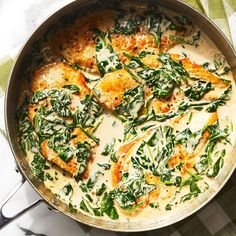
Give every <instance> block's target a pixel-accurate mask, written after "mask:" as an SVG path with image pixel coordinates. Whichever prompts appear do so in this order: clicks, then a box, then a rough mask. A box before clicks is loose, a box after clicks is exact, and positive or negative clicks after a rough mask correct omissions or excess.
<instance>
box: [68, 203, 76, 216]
mask: <svg viewBox="0 0 236 236" xmlns="http://www.w3.org/2000/svg"><path fill="white" fill-rule="evenodd" d="M69 211H70V213H72V214H76V213H77V209H76V206H73V205H72V203H69Z"/></svg>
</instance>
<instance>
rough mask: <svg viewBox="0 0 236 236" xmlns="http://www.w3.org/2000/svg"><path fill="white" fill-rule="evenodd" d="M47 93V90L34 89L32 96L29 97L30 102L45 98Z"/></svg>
mask: <svg viewBox="0 0 236 236" xmlns="http://www.w3.org/2000/svg"><path fill="white" fill-rule="evenodd" d="M47 96H48V94H47V91H40V90H39V91H35V92H34V94H33V96H32V97H31V103H33V104H35V103H38V102H39V101H41V100H43V99H45V98H47Z"/></svg>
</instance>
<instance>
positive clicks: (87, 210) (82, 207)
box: [79, 200, 89, 212]
mask: <svg viewBox="0 0 236 236" xmlns="http://www.w3.org/2000/svg"><path fill="white" fill-rule="evenodd" d="M79 208H80V209H81V210H83V211H85V212H89V209H88V207H87V206H86V204H85V202H84V200H82V201H81V202H80V204H79Z"/></svg>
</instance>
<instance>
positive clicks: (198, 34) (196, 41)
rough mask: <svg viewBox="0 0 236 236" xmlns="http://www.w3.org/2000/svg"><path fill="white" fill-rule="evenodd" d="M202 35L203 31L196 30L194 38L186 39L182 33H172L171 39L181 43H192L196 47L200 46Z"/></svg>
mask: <svg viewBox="0 0 236 236" xmlns="http://www.w3.org/2000/svg"><path fill="white" fill-rule="evenodd" d="M200 37H201V31H198V32H196V33H195V34H194V35H193V36H192V39H185V37H184V36H181V35H176V34H175V35H170V36H169V39H170V40H171V41H173V42H176V43H179V44H185V43H186V44H190V45H194V46H195V47H198V46H199V40H200Z"/></svg>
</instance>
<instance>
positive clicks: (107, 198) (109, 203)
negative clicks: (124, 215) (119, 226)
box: [100, 192, 119, 220]
mask: <svg viewBox="0 0 236 236" xmlns="http://www.w3.org/2000/svg"><path fill="white" fill-rule="evenodd" d="M100 209H101V211H102V212H104V213H106V214H107V215H108V216H109V217H110V218H111V219H113V220H117V219H119V215H118V213H117V210H116V208H115V207H114V202H113V199H112V196H111V194H110V193H107V192H106V193H105V194H104V196H103V199H102V202H101V207H100Z"/></svg>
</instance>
